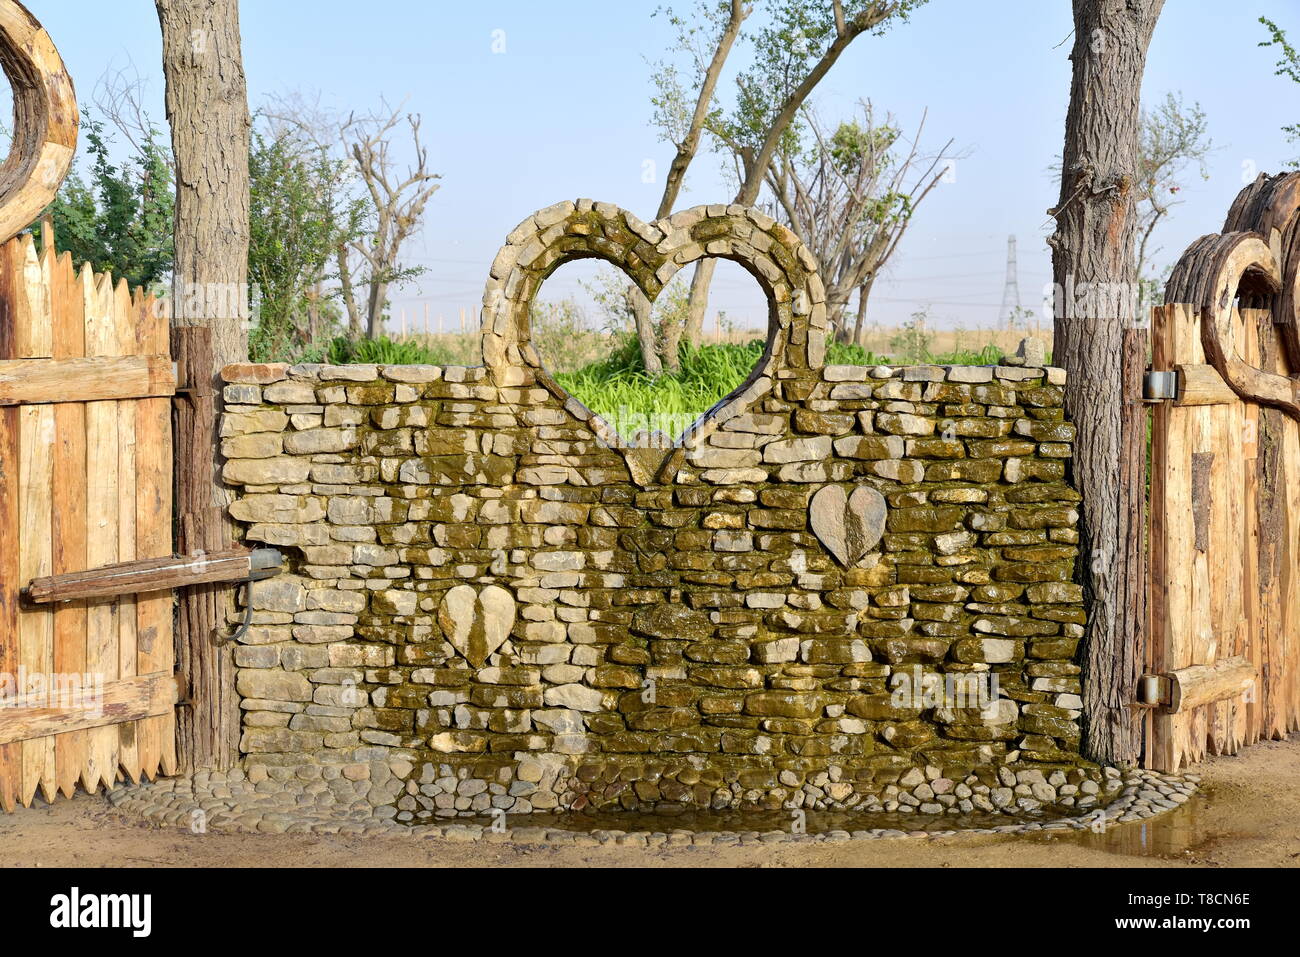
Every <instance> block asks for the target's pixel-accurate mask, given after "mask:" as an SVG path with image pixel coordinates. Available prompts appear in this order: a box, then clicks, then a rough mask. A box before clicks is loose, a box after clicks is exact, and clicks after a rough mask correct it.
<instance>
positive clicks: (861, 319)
mask: <svg viewBox="0 0 1300 957" xmlns="http://www.w3.org/2000/svg"><path fill="white" fill-rule="evenodd" d="M875 281H876V276H875V273H872V274H871V278H870V279H868V280H867V281H866V282H864V283H863V284H862V285H860V286H859V287H858V317H857V319H856V320H855V321H854V323H853V344H854V345H856V346H860V345H862V344H863V342H862V339H863V337H864V336H865V334H866V326H867V300H868V299H870V298H871V287H872V285H873V284H874V283H875Z"/></svg>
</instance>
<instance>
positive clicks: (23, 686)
mask: <svg viewBox="0 0 1300 957" xmlns="http://www.w3.org/2000/svg"><path fill="white" fill-rule="evenodd" d="M0 708H23V709H27V708H34V709H53V710H59V711H70V710H75V711H78V712H80V713H82V714H85V715H87V716H92V717H93V716H98V715H101V714H103V712H104V676H103V674H100V673H97V672H89V671H88V672H85V673H79V672H59V671H56V672H49V671H30V670H28V669H27V667H26V666H24V665H19V667H18V671H17V672H16V673H15V672H8V671H0Z"/></svg>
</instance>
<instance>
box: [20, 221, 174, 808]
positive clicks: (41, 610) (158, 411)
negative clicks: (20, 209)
mask: <svg viewBox="0 0 1300 957" xmlns="http://www.w3.org/2000/svg"><path fill="white" fill-rule="evenodd" d="M52 240H53V237H52V236H51V235H50V234H49V233H48V232H47V233H46V234H45V235H44V236H43V242H42V244H41V245H42V250H41V252H40V254H38V253H37V251H36V248H35V244H34V243H33V240H32V237H31V236H30V235H23V236H19V237H17V238H15V239H12V240H10V241H9V242H7V243H5V244H4V245H2V246H0V682H7V685H4V684H0V691H5V690H7V694H6V695H5V698H4V700H0V805H3V807H4V808H5V809H6V810H11V809H12V808H13V807H14V804H15V802H16V803H20V804H24V805H28V804H30V803H31V801H32V798H33V796H34V795H35V794H36V792H37V791H38V790H39V792H40V793H41V794H42V796H43V797H44V798H45V799H46V800H47V801H48V800H50V799H52V798H53V797H54V795H55V793H56V792H62V793H63V794H65V795H71V794H72V793H73V791H74V789H75V788H76V786H77V784H78V783H80V784H81V785H82V786H83V787H85V788H86V789H87V790H90V791H94V790H96V789H97V788H98V787H99V785H100V784H101V783H102V784H104V785H106V786H107V785H111V784H112V783H113V782H114V781H115V780H116V779H117V775H118V773H119V770H120V771H121V772H123V773H125V774H126V775H127V776H128V777H130V778H131V779H133V780H134V779H137V778H138V777H139V776H140V775H142V774H144V775H149V776H153V775H155V774H157V773H158V772H159V770H162V771H164V772H167V771H170V770H171V769H172V767H173V766H174V764H175V733H174V727H175V717H174V706H175V704H176V701H177V686H176V681H175V677H174V675H173V667H172V662H173V647H172V619H173V613H172V604H173V602H172V594H171V592H169V591H165V592H161V593H159V592H153V593H147V594H140V595H132V596H126V597H120V598H108V599H100V600H79V601H68V602H63V603H61V604H59V605H57V606H56V605H35V604H32V603H31V602H29V601H26V600H24V599H23V598H22V597H21V590H22V589H23V588H24V586H26V585H27V584H28V583H30V582H31V581H32V580H33V579H38V578H43V577H46V576H51V575H58V574H61V573H70V572H78V571H83V570H85V569H93V568H97V567H100V566H105V565H112V564H116V563H119V562H126V561H132V560H137V559H148V558H161V557H168V558H170V557H171V555H172V522H171V511H172V435H171V400H170V396H171V395H172V394H173V393H174V392H175V386H176V380H175V374H174V372H173V366H172V362H171V358H170V356H169V355H168V352H169V349H168V326H167V319H166V317H165V316H164V315H160V314H159V310H157V309H156V308H155V304H154V301H153V299H152V297H149V296H145V295H142V294H140V293H139V292H138V291H137V292H135V293H132V292H131V291H130V290H129V289H128V288H127V286H126V283H125V281H118V282H117V283H116V284H114V283H113V280H112V277H111V276H109V275H106V274H96V273H93V272H92V271H91V269H90V268H89V266H83V267H82V268H81V269H80V271H78V270H77V269H75V268H74V266H73V263H72V258H71V256H70V255H68V254H66V253H65V254H64V255H62V256H56V255H54V253H53V241H52Z"/></svg>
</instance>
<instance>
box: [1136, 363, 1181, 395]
mask: <svg viewBox="0 0 1300 957" xmlns="http://www.w3.org/2000/svg"><path fill="white" fill-rule="evenodd" d="M1177 398H1178V371H1177V370H1176V369H1162V370H1156V369H1148V370H1147V371H1146V374H1145V375H1143V376H1142V401H1143V402H1170V401H1173V400H1174V399H1177Z"/></svg>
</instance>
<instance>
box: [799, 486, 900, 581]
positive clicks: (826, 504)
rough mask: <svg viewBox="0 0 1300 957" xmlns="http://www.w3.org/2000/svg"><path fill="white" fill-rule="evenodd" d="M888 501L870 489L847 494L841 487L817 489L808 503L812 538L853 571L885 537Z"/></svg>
mask: <svg viewBox="0 0 1300 957" xmlns="http://www.w3.org/2000/svg"><path fill="white" fill-rule="evenodd" d="M886 508H887V506H886V505H885V497H884V496H883V495H881V494H880V493H879V492H877V491H876V490H875V489H874V488H872V487H871V486H870V485H859V486H858V487H857V488H855V489H854V490H853V491H852V493H845V491H844V489H843V488H842V487H841V486H839V485H827V486H825V487H823V488H821V489H818V491H817V494H815V495H814V496H813V497H812V501H810V502H809V503H808V521H809V524H810V525H811V526H812V530H813V534H814V535H816V536H817V538H818V539H819V540H820V541H821V543H822V544H823V545H825V546H826V550H827V551H829V552H830V553H831V554H832V555H833V556H834V557H835V560H836V561H838V562H839V563H840V564H841V565H843V566H844V567H845V568H852V567H853V566H854V565H856V564H857V563H858V562H860V561H862V559H863V558H864V557H866V554H867V552H869V551H871V549H873V548H875V547H876V544H877V543H878V542H879V541H880V539H881V537H882V536H883V535H884V534H885V512H886Z"/></svg>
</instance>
